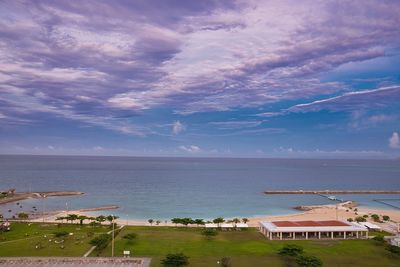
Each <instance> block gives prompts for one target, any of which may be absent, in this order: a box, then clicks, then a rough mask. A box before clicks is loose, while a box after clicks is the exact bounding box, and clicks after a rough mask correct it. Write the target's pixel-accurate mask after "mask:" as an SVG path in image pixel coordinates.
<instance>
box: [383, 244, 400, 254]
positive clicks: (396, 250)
mask: <svg viewBox="0 0 400 267" xmlns="http://www.w3.org/2000/svg"><path fill="white" fill-rule="evenodd" d="M386 249H387V250H388V251H390V252H392V253H393V254H396V255H400V247H398V246H393V245H389V246H388V247H387V248H386Z"/></svg>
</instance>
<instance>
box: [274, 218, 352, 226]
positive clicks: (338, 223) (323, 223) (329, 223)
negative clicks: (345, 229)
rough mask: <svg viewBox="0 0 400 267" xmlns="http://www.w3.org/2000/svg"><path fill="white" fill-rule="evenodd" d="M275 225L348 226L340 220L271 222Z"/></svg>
mask: <svg viewBox="0 0 400 267" xmlns="http://www.w3.org/2000/svg"><path fill="white" fill-rule="evenodd" d="M272 223H273V224H274V225H275V226H277V227H314V226H349V225H348V224H347V223H344V222H341V221H335V220H331V221H276V222H272Z"/></svg>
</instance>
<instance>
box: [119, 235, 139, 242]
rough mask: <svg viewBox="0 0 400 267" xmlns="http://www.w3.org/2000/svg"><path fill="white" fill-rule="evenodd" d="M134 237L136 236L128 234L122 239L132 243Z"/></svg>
mask: <svg viewBox="0 0 400 267" xmlns="http://www.w3.org/2000/svg"><path fill="white" fill-rule="evenodd" d="M136 237H137V234H135V233H128V234H126V235H124V236H123V237H122V238H123V239H126V240H129V241H133V240H134V239H135V238H136Z"/></svg>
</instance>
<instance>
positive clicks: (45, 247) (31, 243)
mask: <svg viewBox="0 0 400 267" xmlns="http://www.w3.org/2000/svg"><path fill="white" fill-rule="evenodd" d="M58 231H66V232H68V233H73V235H71V236H70V235H68V236H66V237H62V238H61V237H60V238H55V237H54V232H58ZM107 231H109V228H108V227H106V226H104V227H96V228H92V227H89V226H80V225H76V224H64V225H63V226H61V227H57V225H56V224H37V223H32V224H27V223H13V224H12V231H10V232H5V233H0V257H6V256H7V257H11V256H82V255H83V254H85V252H86V251H87V250H89V249H90V247H91V245H89V243H88V242H89V241H90V240H91V239H92V238H93V237H89V236H88V235H91V234H90V233H89V232H92V233H93V234H94V235H96V234H99V233H104V232H107ZM62 240H64V242H62ZM37 247H38V248H37Z"/></svg>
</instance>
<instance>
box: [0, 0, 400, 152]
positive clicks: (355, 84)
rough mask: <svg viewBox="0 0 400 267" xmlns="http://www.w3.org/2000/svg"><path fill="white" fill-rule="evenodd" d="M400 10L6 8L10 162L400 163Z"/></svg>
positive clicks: (1, 51)
mask: <svg viewBox="0 0 400 267" xmlns="http://www.w3.org/2000/svg"><path fill="white" fill-rule="evenodd" d="M399 25H400V3H399V1H378V0H377V1H370V0H351V1H350V0H349V1H346V0H343V1H329V0H326V1H325V0H324V1H317V0H315V1H311V0H310V1H306V0H304V1H298V0H293V1H285V0H284V1H261V0H257V1H254V0H227V1H211V0H202V1H179V0H160V1H156V0H136V1H128V0H118V1H106V0H104V1H100V0H98V1H92V0H87V1H60V0H55V1H40V0H35V1H18V0H10V1H7V0H4V1H1V2H0V154H39V155H44V154H49V155H110V156H116V155H121V156H190V157H294V158H298V157H300V158H303V157H304V158H398V157H400V140H399V134H400V113H399V111H400V27H399Z"/></svg>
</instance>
